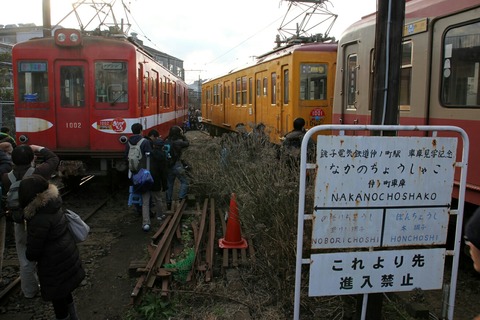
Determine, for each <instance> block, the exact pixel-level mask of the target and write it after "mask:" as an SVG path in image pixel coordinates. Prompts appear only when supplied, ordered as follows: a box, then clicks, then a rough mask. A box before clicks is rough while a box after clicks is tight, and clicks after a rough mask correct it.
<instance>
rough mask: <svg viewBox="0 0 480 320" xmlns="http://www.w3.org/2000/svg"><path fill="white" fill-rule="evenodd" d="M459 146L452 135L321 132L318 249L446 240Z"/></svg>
mask: <svg viewBox="0 0 480 320" xmlns="http://www.w3.org/2000/svg"><path fill="white" fill-rule="evenodd" d="M326 146H328V147H326ZM456 149H457V139H456V138H452V137H448V138H447V137H440V138H439V137H361V136H318V138H317V165H318V174H317V176H316V181H315V202H314V206H315V207H314V214H313V232H312V248H314V249H327V248H360V247H387V246H392V247H395V246H407V245H436V244H444V243H445V242H446V236H447V226H448V214H449V207H450V202H451V195H452V189H453V176H454V169H455V166H454V165H455V161H456Z"/></svg>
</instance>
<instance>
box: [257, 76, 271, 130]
mask: <svg viewBox="0 0 480 320" xmlns="http://www.w3.org/2000/svg"><path fill="white" fill-rule="evenodd" d="M268 106H269V101H268V74H267V72H258V73H256V74H255V123H260V122H263V123H266V122H267V121H265V117H266V114H265V113H266V112H267V111H268V109H267V108H268Z"/></svg>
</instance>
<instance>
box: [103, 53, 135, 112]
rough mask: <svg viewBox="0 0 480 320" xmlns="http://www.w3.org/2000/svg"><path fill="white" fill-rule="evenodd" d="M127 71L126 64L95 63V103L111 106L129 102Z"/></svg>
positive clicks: (112, 62)
mask: <svg viewBox="0 0 480 320" xmlns="http://www.w3.org/2000/svg"><path fill="white" fill-rule="evenodd" d="M127 71H128V70H127V63H126V62H119V61H97V62H95V101H96V102H99V103H102V102H105V103H109V106H114V105H115V104H117V103H125V102H128V78H127Z"/></svg>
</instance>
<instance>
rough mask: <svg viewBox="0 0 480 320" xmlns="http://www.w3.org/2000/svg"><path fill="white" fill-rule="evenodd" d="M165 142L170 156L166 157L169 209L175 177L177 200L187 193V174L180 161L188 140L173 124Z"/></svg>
mask: <svg viewBox="0 0 480 320" xmlns="http://www.w3.org/2000/svg"><path fill="white" fill-rule="evenodd" d="M165 144H168V145H170V158H171V159H167V170H168V171H167V192H166V196H167V210H171V208H172V201H173V187H174V184H175V179H178V180H179V182H180V189H179V190H178V198H179V200H183V199H184V198H186V197H187V193H188V175H187V171H186V170H185V167H184V165H183V163H182V153H183V150H184V149H185V148H187V147H188V146H189V145H190V142H189V141H188V139H187V138H186V137H185V135H184V134H183V130H182V128H180V127H179V126H173V127H171V128H170V131H169V132H168V137H167V138H166V139H165Z"/></svg>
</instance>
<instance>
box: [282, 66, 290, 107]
mask: <svg viewBox="0 0 480 320" xmlns="http://www.w3.org/2000/svg"><path fill="white" fill-rule="evenodd" d="M289 86H290V78H289V77H288V69H287V70H283V104H288V101H289V99H290V96H289V94H288V88H289Z"/></svg>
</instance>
